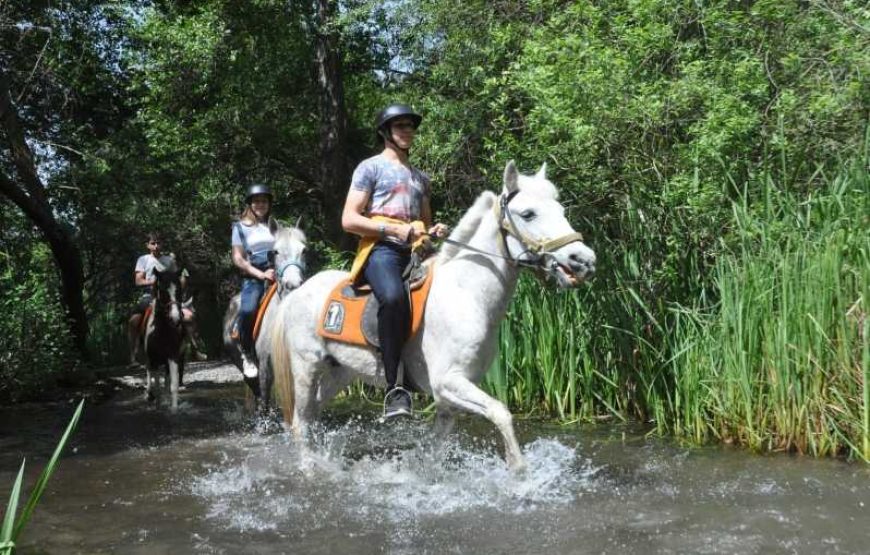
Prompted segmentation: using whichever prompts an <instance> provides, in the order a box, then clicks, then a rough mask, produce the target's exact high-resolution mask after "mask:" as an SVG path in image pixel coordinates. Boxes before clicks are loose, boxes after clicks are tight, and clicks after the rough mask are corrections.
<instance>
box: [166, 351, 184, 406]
mask: <svg viewBox="0 0 870 555" xmlns="http://www.w3.org/2000/svg"><path fill="white" fill-rule="evenodd" d="M166 365H167V366H168V369H169V383H168V384H165V385H168V386H169V399H170V401H169V402H170V404H169V410H170V411H171V412H176V411H178V377H179V375H180V372H181V370H180V366H181V365H180V364H179V362H178V361H177V360H174V359H169V360H168V361H167V363H166Z"/></svg>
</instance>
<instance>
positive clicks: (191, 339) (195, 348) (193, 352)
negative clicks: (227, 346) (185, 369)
mask: <svg viewBox="0 0 870 555" xmlns="http://www.w3.org/2000/svg"><path fill="white" fill-rule="evenodd" d="M184 329H185V330H186V331H187V339H188V341H187V343H188V345H190V356H191V358H192V359H193V360H198V361H200V362H202V361H205V360H208V355H206V354H205V351H206V350H205V344H204V343H203V341H202V338H201V337H200V336H199V332H198V331H197V329H196V324H194V323H193V322H186V323H185V325H184Z"/></svg>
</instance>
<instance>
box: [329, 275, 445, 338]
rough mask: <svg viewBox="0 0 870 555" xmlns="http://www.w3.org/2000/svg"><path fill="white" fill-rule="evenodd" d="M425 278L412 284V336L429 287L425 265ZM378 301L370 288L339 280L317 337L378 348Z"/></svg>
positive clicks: (417, 326)
mask: <svg viewBox="0 0 870 555" xmlns="http://www.w3.org/2000/svg"><path fill="white" fill-rule="evenodd" d="M424 267H425V268H427V269H426V275H425V276H424V277H423V278H422V279H419V280H417V281H415V282H412V283H411V287H410V288H411V333H410V334H409V335H408V337H409V338H411V337H414V335H416V334H417V331H419V329H420V324H421V323H422V322H423V310H424V309H425V308H426V299H427V298H428V297H429V288H430V287H431V286H432V276H433V275H434V273H435V271H434V267H432V266H424ZM378 305H379V303H378V300H377V298H376V297H375V296H374V295H372V294H371V289H369V288H368V287H366V288H358V287H355V286H353V285H352V284H351V283H350V281H348V280H342V281H341V282H339V284H338V285H336V286H335V288H333V290H332V292H331V293H330V294H329V297H328V298H327V299H326V302H325V303H324V304H323V310H322V311H321V314H320V323H319V324H318V326H317V334H318V335H320V336H321V337H326V338H328V339H334V340H336V341H341V342H344V343H352V344H354V345H362V346H364V347H365V346H372V347H379V346H380V342H379V341H378Z"/></svg>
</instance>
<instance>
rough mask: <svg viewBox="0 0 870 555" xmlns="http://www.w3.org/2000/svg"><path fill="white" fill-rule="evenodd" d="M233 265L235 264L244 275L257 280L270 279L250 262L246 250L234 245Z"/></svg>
mask: <svg viewBox="0 0 870 555" xmlns="http://www.w3.org/2000/svg"><path fill="white" fill-rule="evenodd" d="M233 264H235V266H236V268H238V269H239V270H241V271H242V273H243V274H247V275H249V276H251V277H254V278H257V279H268V278H269V276H268V275H266V272H263V271H261V270H258V269H256V268H255V267H254V266H253V264H251V263H250V262H248V258H247V257H246V256H245V249H243V248H242V247H241V245H233Z"/></svg>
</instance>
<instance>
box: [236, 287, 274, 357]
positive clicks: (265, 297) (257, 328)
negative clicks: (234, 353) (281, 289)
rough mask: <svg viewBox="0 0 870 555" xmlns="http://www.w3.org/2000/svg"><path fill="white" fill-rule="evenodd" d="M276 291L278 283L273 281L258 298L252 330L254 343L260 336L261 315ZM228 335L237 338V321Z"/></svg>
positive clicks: (264, 312)
mask: <svg viewBox="0 0 870 555" xmlns="http://www.w3.org/2000/svg"><path fill="white" fill-rule="evenodd" d="M276 291H278V284H277V283H275V282H273V283H272V285H271V286H270V287H269V289H267V290H266V293H265V294H264V295H263V297H262V298H261V299H260V304H259V305H257V316H256V318H255V319H254V330H253V332H252V338H253V341H254V343H256V342H257V338H258V337H259V336H260V327H261V326H262V324H263V316H264V315H265V314H266V309H267V308H269V303H270V302H272V297H274V296H275V292H276ZM230 337H231V338H232V340H233V341H238V340H239V326H238V321H236V324H235V325H233V331H232V333H231V334H230Z"/></svg>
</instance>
